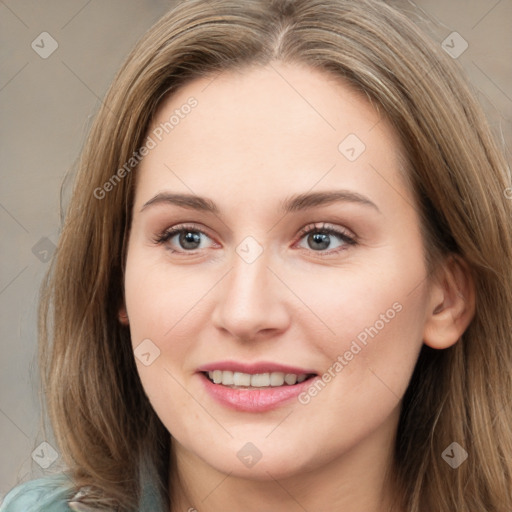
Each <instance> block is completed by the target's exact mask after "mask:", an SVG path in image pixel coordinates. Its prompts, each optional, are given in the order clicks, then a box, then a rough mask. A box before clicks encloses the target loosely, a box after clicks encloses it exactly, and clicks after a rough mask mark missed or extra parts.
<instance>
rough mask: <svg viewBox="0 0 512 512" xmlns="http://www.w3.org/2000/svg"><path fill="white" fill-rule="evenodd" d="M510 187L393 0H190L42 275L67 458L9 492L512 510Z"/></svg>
mask: <svg viewBox="0 0 512 512" xmlns="http://www.w3.org/2000/svg"><path fill="white" fill-rule="evenodd" d="M509 187H510V182H509V174H508V168H507V165H506V162H505V159H504V157H503V155H502V153H501V152H500V150H499V149H498V148H497V146H496V145H495V143H494V142H493V140H492V137H491V134H490V130H489V128H488V126H487V124H486V122H485V119H484V117H483V115H482V113H481V110H480V108H479V107H478V105H477V103H476V101H475V99H474V97H473V96H472V94H471V92H470V91H469V90H468V87H467V86H466V85H465V84H464V82H463V80H462V78H461V77H460V71H459V69H457V68H456V67H455V65H454V64H453V62H452V61H451V59H450V57H448V56H447V55H446V54H444V52H443V51H442V49H440V48H438V47H437V46H436V45H435V44H433V43H432V42H430V41H429V40H427V38H425V36H423V35H422V34H421V33H420V32H419V31H418V29H417V28H416V27H415V26H414V25H413V24H412V23H411V22H410V21H408V20H407V19H406V18H405V17H404V16H402V15H401V14H399V13H397V12H395V11H394V10H393V9H392V8H390V7H389V6H387V5H385V4H384V3H381V2H377V1H374V0H364V1H360V0H357V1H356V0H347V1H344V0H329V1H327V0H297V1H293V2H292V1H285V0H281V1H277V0H276V1H264V0H250V1H247V2H243V3H242V2H237V1H234V0H212V1H209V2H204V1H198V0H189V1H186V2H183V3H181V4H180V5H179V6H178V7H177V8H176V9H174V10H173V11H171V12H170V13H169V14H168V15H166V16H165V17H164V18H162V19H161V20H160V21H159V22H158V23H157V24H156V25H155V26H154V27H153V28H152V29H151V30H150V31H149V32H148V33H147V34H146V35H145V36H144V37H143V39H142V40H141V41H140V42H139V44H138V45H137V47H136V48H135V49H134V50H133V52H132V53H131V55H130V56H129V57H128V59H127V61H126V62H125V64H124V66H123V67H122V69H121V70H120V71H119V73H118V75H117V77H116V78H115V80H114V82H113V84H112V86H111V89H110V91H109V93H108V94H107V97H106V99H105V102H104V104H103V107H102V109H101V110H100V112H99V114H98V116H97V118H96V122H95V124H94V126H93V128H92V131H91V134H90V137H89V139H88V142H87V144H86V147H85V148H84V151H83V154H82V158H81V161H80V168H79V173H78V177H77V181H76V186H75V190H74V194H73V198H72V201H71V205H70V208H69V211H68V214H67V218H66V223H65V226H64V229H63V232H62V236H61V239H60V242H59V247H58V251H57V254H56V258H55V261H54V263H53V266H52V269H51V272H50V274H49V277H48V281H47V283H46V288H45V292H44V296H43V300H42V307H41V326H40V331H41V367H42V368H43V369H44V371H43V385H44V390H45V393H46V396H47V401H48V407H49V413H50V417H51V419H52V424H53V428H54V431H55V435H56V438H57V441H58V443H59V446H60V449H61V452H62V454H63V456H64V457H65V459H66V461H67V462H68V464H69V471H68V472H67V473H66V474H62V475H57V476H51V477H46V478H43V479H40V480H38V481H35V482H28V483H26V484H24V485H22V486H19V487H18V488H17V489H15V490H14V491H12V493H11V494H10V495H9V496H7V498H6V500H5V502H4V505H3V508H2V509H0V510H2V512H12V511H16V510H21V509H23V510H25V509H28V507H30V506H32V507H33V510H69V509H71V510H93V509H94V510H96V509H102V508H101V507H103V509H111V510H119V511H131V510H160V509H161V510H166V511H169V510H170V511H172V512H175V511H178V510H189V511H192V510H198V511H200V512H202V511H217V510H240V509H245V510H272V511H280V510H350V511H353V512H359V511H366V512H368V511H377V510H378V511H383V510H386V511H388V510H389V511H391V510H393V511H400V512H402V511H403V512H405V511H408V512H409V511H414V512H420V511H428V512H430V511H433V510H436V511H453V510H457V511H458V512H463V511H464V512H470V511H471V512H474V511H505V510H510V509H511V507H512V493H511V489H512V486H511V481H510V475H511V474H512V463H511V460H512V457H511V455H512V446H511V435H510V434H511V433H510V424H511V418H510V407H509V404H508V397H509V396H510V394H511V389H510V388H511V381H510V378H509V371H510V364H511V361H512V353H511V343H510V341H511V340H510V337H511V335H510V325H511V324H512V319H511V314H512V313H511V312H512V307H511V306H512V292H511V290H512V271H511V268H510V260H511V252H512V241H511V233H510V228H509V219H510V214H511V210H510V201H509V200H508V199H507V195H509V194H507V191H508V190H510V188H509ZM50 327H51V329H50ZM38 489H39V490H38ZM20 507H21V508H20ZM23 507H25V508H23ZM59 507H60V508H59ZM87 507H88V508H87Z"/></svg>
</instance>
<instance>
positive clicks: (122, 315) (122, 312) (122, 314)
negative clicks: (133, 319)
mask: <svg viewBox="0 0 512 512" xmlns="http://www.w3.org/2000/svg"><path fill="white" fill-rule="evenodd" d="M117 317H118V319H119V322H120V323H121V325H129V324H130V322H129V320H128V313H127V312H126V307H125V306H121V307H120V308H119V312H118V314H117Z"/></svg>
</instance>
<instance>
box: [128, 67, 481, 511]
mask: <svg viewBox="0 0 512 512" xmlns="http://www.w3.org/2000/svg"><path fill="white" fill-rule="evenodd" d="M190 96H194V97H195V98H196V99H197V101H198V105H197V106H196V107H195V108H194V109H193V110H192V111H191V113H190V114H188V115H187V116H184V118H183V119H180V122H179V124H178V125H176V126H175V127H174V129H173V130H172V131H171V132H170V133H169V134H168V135H167V136H165V137H163V138H162V141H160V142H159V143H158V144H157V146H156V147H155V148H153V149H152V150H151V151H150V152H149V154H148V155H147V156H146V157H145V158H144V160H143V162H142V163H141V165H140V167H139V169H138V170H137V184H136V194H135V204H134V208H133V218H132V225H131V232H130V239H129V245H128V253H127V263H126V275H125V283H124V284H125V308H122V310H121V311H120V315H121V316H122V318H123V320H122V321H123V322H125V323H129V325H130V331H131V336H132V343H133V347H134V348H136V347H137V346H138V345H139V344H140V343H141V342H142V341H143V340H145V339H150V340H151V342H152V343H153V344H154V345H155V346H157V347H158V349H159V350H160V355H159V357H157V358H156V359H155V360H154V361H153V362H152V363H151V364H150V365H148V366H146V365H144V364H142V363H141V361H140V360H139V359H136V362H137V368H138V372H139V375H140V378H141V381H142V384H143V386H144V389H145V391H146V393H147V395H148V398H149V400H150V401H151V404H152V406H153V407H154V409H155V411H156V413H157V414H158V416H159V417H160V419H161V420H162V422H163V423H164V424H165V426H166V427H167V429H168V430H169V432H170V433H171V434H172V436H173V449H174V452H175V457H176V464H177V472H178V476H179V483H178V480H177V479H175V478H173V479H172V481H171V486H172V489H173V494H172V495H173V498H174V500H175V503H174V505H173V508H172V511H178V510H180V511H181V510H189V509H192V508H195V509H197V510H198V511H200V512H211V511H219V510H246V511H261V510H267V511H273V512H274V511H275V512H277V511H282V510H287V511H291V512H292V511H303V510H304V509H306V510H318V511H325V510H343V511H344V512H363V511H364V512H371V511H383V510H386V507H387V506H388V504H389V500H390V498H391V495H392V493H393V487H392V485H391V484H390V482H388V481H387V480H386V478H385V476H386V469H387V468H388V467H389V465H390V462H391V456H392V449H393V442H394V436H395V433H396V428H397V424H398V415H399V407H400V403H401V399H402V397H403V394H404V392H405V390H406V388H407V385H408V382H409V380H410V377H411V374H412V371H413V369H414V365H415V363H416V360H417V357H418V354H419V351H420V348H421V346H422V344H423V343H427V344H429V345H430V346H432V347H435V348H439V349H442V348H446V347H448V346H450V345H452V344H453V343H455V342H456V341H457V340H458V338H459V337H460V335H461V334H462V332H463V331H464V329H465V328H466V327H467V325H468V323H469V321H470V319H471V316H472V308H473V289H472V284H471V280H470V278H469V274H468V272H467V271H466V270H465V267H464V266H463V264H460V263H457V262H456V261H452V262H451V263H446V264H445V265H444V266H442V267H440V269H441V270H440V271H439V274H438V275H439V276H441V277H440V278H439V279H436V280H434V279H433V278H431V277H429V276H428V274H427V270H426V267H425V262H424V257H423V251H424V247H423V242H422V238H421V233H420V225H419V219H418V215H417V213H416V210H415V203H414V199H413V195H412V193H411V191H410V190H409V189H408V187H407V185H406V183H405V181H404V179H403V176H402V175H401V172H400V163H399V156H400V153H401V151H402V149H401V145H400V141H399V139H398V137H397V135H396V134H395V132H394V131H393V129H392V127H391V126H390V124H389V123H388V122H387V121H386V120H385V119H383V118H381V117H380V116H379V114H378V113H377V112H376V111H375V110H374V108H373V107H372V106H371V105H370V103H369V102H368V101H367V100H366V98H365V97H364V96H362V95H360V94H359V93H357V92H355V91H353V90H352V89H351V88H349V87H348V86H347V85H346V84H344V83H343V82H342V81H341V80H339V79H334V78H333V77H329V76H328V75H325V74H324V73H323V72H321V71H317V70H313V69H310V68H308V67H305V66H301V65H297V64H293V65H292V64H284V63H281V62H273V63H272V64H271V65H268V66H265V67H250V68H247V69H243V70H238V71H229V72H224V73H222V74H220V75H217V76H216V77H209V78H204V79H197V80H195V81H193V82H190V83H189V84H187V85H186V86H185V87H183V88H182V89H180V90H178V91H177V92H176V93H175V94H174V95H173V96H171V97H169V98H167V99H166V101H165V102H164V103H163V104H162V105H161V106H160V109H159V111H158V113H157V116H156V118H155V121H154V126H153V127H152V128H154V127H156V126H158V125H159V123H161V122H164V121H166V120H168V119H169V117H170V115H172V113H173V112H174V110H175V109H179V108H180V107H181V106H182V105H183V104H185V103H186V101H187V99H188V98H189V97H190ZM148 133H149V134H150V132H148ZM349 134H355V135H356V136H357V137H358V138H359V139H360V140H361V141H362V142H363V143H364V144H365V146H366V149H365V150H364V151H363V152H362V154H361V155H360V156H359V157H358V158H357V159H355V160H354V161H350V160H348V159H347V158H346V156H344V154H342V152H340V150H339V149H338V146H339V144H340V142H342V141H343V140H344V139H345V137H347V135H349ZM339 189H344V190H349V191H351V192H356V193H358V194H360V195H362V196H364V197H366V198H367V199H368V200H370V201H371V202H373V203H374V205H375V206H376V208H375V207H372V206H368V205H365V204H360V203H356V202H351V201H340V202H333V203H330V204H325V205H321V206H316V207H311V208H309V209H307V210H304V211H295V212H290V213H287V214H286V215H284V214H283V213H282V211H281V210H280V202H281V201H283V200H285V199H287V198H289V197H290V196H291V195H294V194H302V193H308V192H318V191H329V190H339ZM166 191H167V192H171V191H172V192H179V193H188V194H194V195H198V196H202V197H207V198H209V199H211V200H212V201H214V202H215V203H216V205H217V206H218V208H219V212H218V213H217V214H213V213H211V212H204V211H195V210H192V209H187V208H183V207H180V206H177V205H175V204H171V203H164V202H160V203H154V204H152V205H149V206H146V207H145V208H143V206H144V205H145V204H146V203H147V202H148V201H150V200H151V199H152V198H154V197H155V196H156V195H157V194H159V193H163V192H166ZM324 222H325V223H327V224H328V226H329V227H333V228H335V229H338V230H341V231H342V232H343V231H344V232H346V233H347V234H349V235H350V236H354V235H355V237H356V239H357V244H356V245H351V244H348V243H346V242H344V241H343V239H340V238H338V237H337V236H336V235H327V241H329V242H330V245H329V246H328V247H327V248H326V249H325V248H322V246H321V244H320V245H319V243H318V242H317V243H316V245H315V241H314V240H312V236H311V235H301V234H300V230H301V228H304V227H308V226H311V227H312V226H314V225H317V226H318V227H319V231H320V232H322V231H321V227H322V223H324ZM180 223H187V224H192V225H193V226H194V229H195V230H196V232H197V231H201V232H202V233H204V234H199V236H200V240H201V244H200V246H198V248H194V249H190V248H189V249H187V247H184V246H183V240H182V244H181V245H180V240H179V235H175V236H174V237H173V238H171V239H170V240H168V241H167V242H166V243H161V244H158V243H155V239H156V238H157V237H158V235H159V234H160V233H161V232H163V231H165V230H166V229H168V228H170V227H172V226H177V225H179V224H180ZM247 236H251V237H253V238H254V239H255V240H256V241H257V242H258V244H259V245H260V246H261V248H262V250H263V252H262V253H261V255H260V256H259V257H258V258H257V259H256V260H255V261H253V262H251V263H247V262H246V261H245V260H244V259H242V258H241V257H240V256H239V255H238V254H237V252H236V249H237V247H238V246H239V245H240V244H241V242H242V241H243V240H244V239H245V238H246V237H247ZM189 247H190V246H189ZM196 247H197V245H196ZM170 249H174V250H176V251H179V253H172V252H171V251H170ZM187 251H188V252H187ZM336 251H337V252H336ZM321 253H324V254H323V255H322V254H321ZM327 253H329V254H327ZM436 275H437V274H436ZM393 304H395V307H398V306H396V304H399V306H400V308H401V309H400V312H397V313H396V314H395V315H394V318H392V319H388V322H385V323H384V327H383V328H381V329H378V333H377V334H376V335H375V336H374V337H373V338H369V339H368V343H367V345H366V346H364V347H363V348H362V349H361V350H360V351H359V352H358V353H357V354H356V355H354V356H353V358H352V359H351V360H350V361H348V362H347V364H346V365H343V369H342V370H341V371H339V372H338V373H336V376H335V377H334V378H332V380H331V381H330V382H329V383H328V384H327V385H326V386H325V387H324V388H323V389H322V390H321V392H319V393H318V394H317V395H316V396H314V397H311V400H310V401H309V402H308V403H307V404H302V403H299V402H298V401H297V400H296V399H294V400H292V401H291V402H290V403H287V404H285V405H282V406H280V407H278V408H276V409H274V410H271V411H267V412H264V413H258V414H254V413H251V412H239V411H234V410H231V409H228V408H226V407H225V406H223V405H220V404H219V403H217V402H215V401H214V400H213V399H212V398H211V397H210V396H209V395H208V394H207V393H206V392H205V390H204V389H203V386H202V382H201V381H200V377H199V376H198V374H197V373H196V371H197V368H198V367H199V366H201V365H203V364H206V363H210V362H213V361H220V360H235V361H245V362H254V361H275V362H279V363H284V364H289V365H293V366H299V367H304V368H311V369H314V371H315V372H317V373H318V374H319V375H322V374H323V373H324V372H326V371H327V370H328V368H330V367H332V366H333V363H334V362H335V361H336V360H337V358H338V356H340V355H342V356H343V354H345V353H346V352H347V351H348V350H349V349H350V347H351V343H352V342H353V341H354V340H355V339H357V336H358V335H359V334H360V333H361V332H363V331H364V330H365V328H368V327H370V326H374V325H376V321H377V320H379V319H381V318H382V316H381V315H386V311H388V310H389V309H390V308H393ZM386 318H387V317H386ZM379 325H380V324H379ZM360 345H361V344H360ZM361 346H362V345H361ZM247 442H251V443H252V444H254V445H255V446H256V447H257V448H258V450H259V451H260V452H261V454H262V457H261V459H260V460H259V461H258V463H257V464H255V465H254V466H252V467H246V466H245V465H244V464H243V463H242V462H241V461H240V460H239V458H238V457H237V452H239V451H240V449H241V448H242V447H243V446H244V445H245V444H246V443H247Z"/></svg>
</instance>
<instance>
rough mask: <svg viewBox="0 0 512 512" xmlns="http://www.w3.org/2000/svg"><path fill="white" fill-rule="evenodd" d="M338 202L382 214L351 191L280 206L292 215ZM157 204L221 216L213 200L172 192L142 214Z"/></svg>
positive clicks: (158, 197)
mask: <svg viewBox="0 0 512 512" xmlns="http://www.w3.org/2000/svg"><path fill="white" fill-rule="evenodd" d="M337 202H346V203H356V204H360V205H363V206H369V207H371V208H373V209H375V210H376V211H378V212H379V213H381V212H380V210H379V208H378V206H377V205H376V204H375V203H374V202H372V201H370V199H368V198H367V197H366V196H363V195H361V194H359V193H357V192H352V191H350V190H332V191H325V192H306V193H304V194H297V195H293V196H290V197H288V198H286V199H285V200H283V201H281V203H280V206H281V210H282V212H283V213H291V212H297V211H302V210H308V209H311V208H316V207H319V206H326V205H329V204H332V203H337ZM156 204H174V205H177V206H181V207H182V208H188V209H191V210H198V211H204V212H209V213H214V214H216V215H219V214H220V210H219V208H218V206H217V205H216V204H215V203H214V202H213V201H212V200H211V199H208V198H206V197H200V196H196V195H193V194H176V193H171V192H161V193H159V194H157V195H156V196H154V197H153V198H152V199H150V200H149V201H147V202H146V203H144V206H143V207H142V208H141V212H142V211H143V210H145V209H146V208H147V207H149V206H151V205H156Z"/></svg>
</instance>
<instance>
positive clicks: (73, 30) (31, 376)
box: [0, 0, 512, 502]
mask: <svg viewBox="0 0 512 512" xmlns="http://www.w3.org/2000/svg"><path fill="white" fill-rule="evenodd" d="M389 3H392V4H394V5H397V6H399V7H401V8H403V9H404V10H405V11H406V12H407V13H409V14H410V16H411V17H412V18H413V19H414V20H415V21H417V23H419V24H420V25H421V26H422V27H424V28H425V29H426V30H428V31H429V32H430V33H431V34H432V35H433V37H434V38H435V39H436V41H438V43H439V44H440V45H441V44H445V45H448V47H449V49H450V51H451V52H452V54H453V56H454V57H455V58H457V60H458V61H459V62H460V63H461V64H462V66H464V68H465V70H466V72H467V74H468V76H469V78H470V80H471V82H472V83H473V85H474V87H475V88H476V89H477V93H478V97H479V99H480V101H481V102H482V104H483V105H484V107H485V109H486V111H487V112H488V115H489V118H490V121H491V124H492V126H493V129H494V130H495V132H496V133H497V134H498V135H499V136H500V137H501V138H502V139H503V141H504V142H505V143H506V144H508V146H509V147H510V143H511V141H512V67H511V63H512V31H511V30H510V26H511V21H512V0H499V1H495V0H493V1H487V0H453V1H450V2H447V1H444V0H419V1H417V2H409V1H406V0H404V1H401V0H396V1H393V0H391V1H390V2H389ZM170 5H171V2H169V1H168V0H144V1H135V0H125V1H122V0H109V1H103V2H100V1H99V0H72V1H70V0H67V1H65V0H49V1H46V2H37V1H36V0H0V29H1V30H0V40H1V44H0V112H1V123H0V130H1V132H0V140H1V146H0V152H1V153H0V156H1V159H0V161H1V166H0V173H1V188H0V228H1V235H2V236H1V238H0V244H1V255H2V257H1V267H0V315H1V317H0V326H1V336H0V347H1V358H0V502H1V499H2V497H3V495H5V494H6V493H7V491H8V490H9V489H10V488H11V487H12V486H14V485H15V484H17V483H18V482H20V481H24V480H27V479H29V478H35V477H37V476H39V475H43V474H45V472H53V471H56V470H57V469H58V468H59V462H60V459H59V458H57V459H56V460H55V461H54V459H55V457H57V456H58V453H56V452H54V451H53V447H55V443H54V442H53V439H52V438H51V437H50V438H48V439H46V438H45V437H44V435H43V432H42V430H41V423H40V414H41V411H40V408H39V399H38V393H39V390H38V378H37V363H36V354H37V344H36V306H37V296H38V290H39V286H40V282H41V279H42V277H43V274H44V272H45V270H46V268H47V265H48V263H47V262H48V259H49V258H50V256H51V254H52V252H53V250H54V247H55V244H56V243H57V239H58V233H59V229H60V228H59V226H60V215H59V201H60V194H61V185H62V183H63V179H64V176H65V174H66V172H67V171H68V169H70V168H71V167H72V165H73V164H74V162H75V160H76V158H77V156H78V153H79V150H80V148H81V146H82V144H83V142H84V138H85V134H86V132H87V129H88V127H89V126H90V120H91V117H92V116H93V114H94V113H95V112H96V111H97V109H98V107H99V105H100V101H101V99H102V97H103V95H104V94H105V92H106V89H107V87H108V85H109V83H110V82H111V80H112V78H113V76H114V73H115V71H116V70H117V68H118V66H119V65H120V63H121V62H122V60H123V58H124V56H125V55H126V54H127V53H128V51H129V50H130V49H131V47H132V46H133V44H134V43H135V42H136V40H137V39H138V38H139V37H140V36H141V35H142V34H143V33H144V32H145V31H146V30H147V29H148V28H149V27H150V26H151V25H152V24H153V23H154V22H155V21H156V20H157V19H158V18H159V17H160V16H161V15H162V14H163V13H164V12H165V11H166V10H167V9H168V8H169V7H170ZM453 32H457V33H458V35H453ZM443 41H445V42H444V43H443ZM466 44H467V49H466V48H465V47H466ZM463 50H464V51H463ZM459 53H460V55H459ZM454 135H456V134H454ZM69 187H70V183H69V181H68V182H66V183H64V187H63V193H64V195H66V196H67V192H68V191H69ZM41 443H43V444H41ZM46 466H48V467H46Z"/></svg>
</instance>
